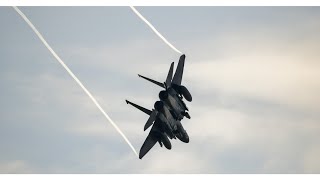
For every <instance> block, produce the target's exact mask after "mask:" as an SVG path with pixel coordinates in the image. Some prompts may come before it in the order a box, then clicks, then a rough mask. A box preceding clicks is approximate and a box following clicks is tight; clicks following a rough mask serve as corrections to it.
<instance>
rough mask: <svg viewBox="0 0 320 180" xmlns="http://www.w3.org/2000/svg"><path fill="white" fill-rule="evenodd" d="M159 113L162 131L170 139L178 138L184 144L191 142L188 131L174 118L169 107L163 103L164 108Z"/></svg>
mask: <svg viewBox="0 0 320 180" xmlns="http://www.w3.org/2000/svg"><path fill="white" fill-rule="evenodd" d="M158 111H159V113H158V118H159V120H160V121H161V122H162V124H163V128H162V129H163V131H164V133H165V134H167V135H168V137H169V138H170V139H172V138H176V137H177V138H178V139H180V140H181V141H183V142H186V143H187V142H189V136H188V134H187V132H186V130H185V129H184V128H183V126H182V124H181V122H180V121H179V120H176V119H175V118H174V117H173V116H172V114H171V112H170V108H169V107H168V105H166V104H165V103H163V108H161V109H159V110H158Z"/></svg>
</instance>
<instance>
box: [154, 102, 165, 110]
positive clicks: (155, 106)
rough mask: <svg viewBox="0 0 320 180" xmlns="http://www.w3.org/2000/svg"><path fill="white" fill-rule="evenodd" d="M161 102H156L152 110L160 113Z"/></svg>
mask: <svg viewBox="0 0 320 180" xmlns="http://www.w3.org/2000/svg"><path fill="white" fill-rule="evenodd" d="M163 106H164V104H163V102H162V101H157V102H156V103H154V108H155V109H156V110H157V111H161V110H162V109H163Z"/></svg>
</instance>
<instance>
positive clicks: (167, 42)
mask: <svg viewBox="0 0 320 180" xmlns="http://www.w3.org/2000/svg"><path fill="white" fill-rule="evenodd" d="M130 8H131V9H132V11H133V12H134V13H136V14H137V15H138V16H139V17H140V18H141V19H142V20H143V21H144V22H145V23H146V24H147V25H148V26H149V27H150V28H151V29H152V30H153V31H154V32H155V33H156V34H157V35H158V36H159V37H160V38H161V39H162V40H163V41H164V42H165V43H166V44H167V45H168V46H170V47H171V48H172V49H173V50H175V51H176V52H177V53H179V54H182V53H181V52H180V51H179V50H178V49H177V48H175V47H174V46H173V45H172V44H171V43H170V42H169V41H167V40H166V38H164V37H163V36H162V35H161V34H160V33H159V32H158V31H157V30H156V28H155V27H153V25H152V24H151V23H149V21H148V20H146V18H144V17H143V16H142V15H141V14H140V13H139V12H138V11H137V10H136V9H135V8H134V7H133V6H130Z"/></svg>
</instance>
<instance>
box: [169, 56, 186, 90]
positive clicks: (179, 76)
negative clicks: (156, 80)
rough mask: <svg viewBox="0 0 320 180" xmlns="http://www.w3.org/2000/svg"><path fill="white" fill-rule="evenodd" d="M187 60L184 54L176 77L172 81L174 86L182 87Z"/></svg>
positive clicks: (175, 74)
mask: <svg viewBox="0 0 320 180" xmlns="http://www.w3.org/2000/svg"><path fill="white" fill-rule="evenodd" d="M185 59H186V56H185V55H184V54H183V55H181V56H180V59H179V63H178V66H177V69H176V72H175V73H174V76H173V79H172V83H173V84H176V85H181V81H182V75H183V68H184V61H185Z"/></svg>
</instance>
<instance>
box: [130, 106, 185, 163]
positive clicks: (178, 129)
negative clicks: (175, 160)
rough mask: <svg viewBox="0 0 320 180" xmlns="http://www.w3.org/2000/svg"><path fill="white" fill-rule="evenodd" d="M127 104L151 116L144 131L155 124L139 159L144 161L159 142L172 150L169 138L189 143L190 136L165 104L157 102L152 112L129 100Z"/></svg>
mask: <svg viewBox="0 0 320 180" xmlns="http://www.w3.org/2000/svg"><path fill="white" fill-rule="evenodd" d="M126 103H127V104H130V105H132V106H134V107H136V108H137V109H139V110H141V111H142V112H144V113H146V114H148V115H149V119H148V120H147V122H146V124H145V126H144V130H146V129H148V128H149V127H150V126H151V125H152V124H153V126H152V128H151V130H150V132H149V134H148V136H147V138H146V140H145V141H144V143H143V145H142V147H141V149H140V152H139V159H142V158H143V156H144V155H146V154H147V153H148V152H149V150H150V149H151V148H152V147H153V146H154V145H155V144H156V143H157V142H159V144H160V147H162V144H163V145H164V146H165V147H166V148H167V149H169V150H170V149H171V147H172V146H171V143H170V140H169V139H168V137H169V138H170V139H173V138H174V139H175V138H178V139H179V140H181V141H182V142H185V143H188V142H189V136H188V134H187V132H186V130H185V129H184V128H183V126H182V124H181V122H180V121H178V120H176V119H175V118H174V117H173V116H172V114H171V112H170V110H169V107H168V106H167V105H166V104H165V103H164V102H162V101H157V102H156V103H155V104H154V109H152V110H149V109H146V108H144V107H141V106H139V105H137V104H134V103H132V102H130V101H128V100H126Z"/></svg>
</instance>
